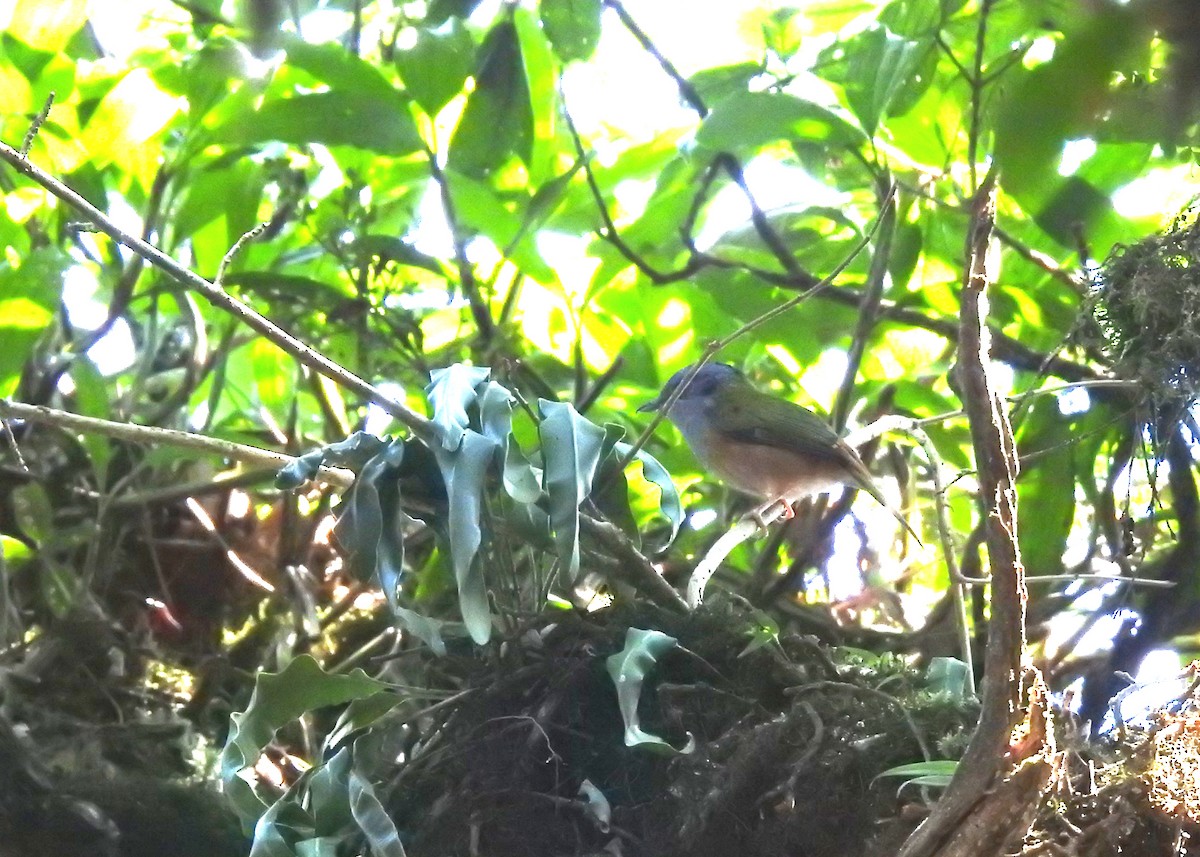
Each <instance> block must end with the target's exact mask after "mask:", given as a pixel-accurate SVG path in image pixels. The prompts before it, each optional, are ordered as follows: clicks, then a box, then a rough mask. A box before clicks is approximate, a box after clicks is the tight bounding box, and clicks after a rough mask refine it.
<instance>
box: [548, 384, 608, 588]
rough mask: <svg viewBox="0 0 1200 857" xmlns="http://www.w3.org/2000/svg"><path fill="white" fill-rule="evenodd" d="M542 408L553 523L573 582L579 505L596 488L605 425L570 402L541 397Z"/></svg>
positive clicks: (556, 538) (551, 521) (577, 557)
mask: <svg viewBox="0 0 1200 857" xmlns="http://www.w3.org/2000/svg"><path fill="white" fill-rule="evenodd" d="M538 409H539V411H540V412H541V416H542V421H541V423H539V425H538V433H539V435H540V436H541V440H542V460H543V464H544V466H545V472H544V473H543V480H544V482H545V488H546V493H547V494H548V495H549V497H550V526H551V528H552V530H553V531H554V541H555V544H556V545H557V547H558V556H559V560H560V561H561V563H562V567H563V571H564V572H565V576H566V580H568V581H571V582H573V581H574V580H575V578H576V576H577V575H578V573H579V506H580V504H582V503H583V501H584V500H585V499H586V498H587V496H588V494H589V493H590V492H591V490H592V479H593V477H595V475H596V466H597V465H598V464H599V463H600V451H601V447H602V445H603V443H604V429H602V428H600V426H598V425H596V424H595V423H593V422H592V421H591V420H589V419H587V418H586V417H584V416H582V415H581V414H580V413H579V412H578V411H577V410H575V408H573V407H572V406H571V405H570V404H568V403H566V402H551V401H548V400H547V399H539V400H538Z"/></svg>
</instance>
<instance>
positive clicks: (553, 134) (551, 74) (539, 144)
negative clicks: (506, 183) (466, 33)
mask: <svg viewBox="0 0 1200 857" xmlns="http://www.w3.org/2000/svg"><path fill="white" fill-rule="evenodd" d="M513 25H514V26H515V27H516V28H517V41H518V43H519V45H520V48H521V67H522V68H523V69H524V72H525V83H526V86H527V87H528V89H529V112H530V122H531V128H532V132H533V143H532V145H531V146H530V150H529V157H528V158H526V159H525V162H526V164H528V166H529V181H530V184H532V185H534V186H540V185H542V184H543V183H545V182H546V181H549V180H550V179H552V178H553V176H554V172H555V168H556V167H557V165H558V160H559V154H560V151H559V145H558V144H559V140H558V117H559V105H558V71H559V67H558V63H557V62H556V61H555V58H554V51H553V50H551V47H550V43H549V41H547V39H546V34H545V32H543V30H542V28H541V26H540V25H539V24H538V20H537V18H536V17H534V15H533V13H532V12H531V11H529V10H528V9H524V8H521V7H520V6H518V7H516V8H515V9H514V10H513ZM573 155H574V153H572V156H573Z"/></svg>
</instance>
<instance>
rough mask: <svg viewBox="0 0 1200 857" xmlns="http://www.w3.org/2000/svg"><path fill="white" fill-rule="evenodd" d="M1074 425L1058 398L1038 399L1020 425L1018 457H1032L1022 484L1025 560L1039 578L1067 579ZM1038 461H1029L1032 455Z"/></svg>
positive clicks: (1020, 501) (1028, 570)
mask: <svg viewBox="0 0 1200 857" xmlns="http://www.w3.org/2000/svg"><path fill="white" fill-rule="evenodd" d="M1071 422H1072V421H1071V420H1070V419H1068V418H1066V417H1064V416H1063V415H1062V414H1061V413H1059V409H1058V402H1057V401H1055V399H1054V397H1053V396H1039V397H1038V398H1037V399H1036V400H1035V401H1034V403H1033V406H1032V407H1031V408H1030V409H1029V413H1028V415H1027V416H1026V417H1025V420H1024V422H1023V424H1022V426H1021V431H1020V435H1019V437H1018V442H1017V452H1018V454H1019V455H1020V456H1021V457H1022V459H1023V460H1025V459H1027V458H1028V461H1027V463H1026V464H1025V466H1024V467H1023V468H1022V471H1023V472H1022V473H1021V478H1020V479H1019V480H1018V482H1017V503H1018V508H1019V509H1020V512H1021V517H1022V519H1023V520H1024V521H1025V522H1026V525H1025V526H1023V527H1021V528H1020V532H1019V541H1020V546H1021V561H1022V562H1023V563H1024V564H1025V570H1026V573H1027V574H1029V575H1030V576H1033V577H1036V576H1038V575H1045V574H1062V572H1063V552H1064V551H1065V550H1066V547H1067V536H1068V535H1069V534H1070V532H1071V523H1072V522H1073V521H1074V518H1075V467H1074V464H1073V461H1072V459H1073V450H1072V443H1073V440H1074V431H1075V429H1074V427H1073V426H1072V425H1071ZM1031 453H1032V455H1033V457H1031V458H1030V457H1029V456H1030V455H1031Z"/></svg>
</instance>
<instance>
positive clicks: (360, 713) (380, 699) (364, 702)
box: [325, 690, 404, 750]
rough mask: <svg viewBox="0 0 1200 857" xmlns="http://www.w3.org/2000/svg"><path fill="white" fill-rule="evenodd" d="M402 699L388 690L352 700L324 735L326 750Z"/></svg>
mask: <svg viewBox="0 0 1200 857" xmlns="http://www.w3.org/2000/svg"><path fill="white" fill-rule="evenodd" d="M403 701H404V698H403V697H402V696H400V695H399V694H398V693H395V692H394V691H390V690H384V691H380V692H379V693H374V694H371V695H370V696H364V697H363V698H362V699H355V700H352V701H351V702H350V704H349V705H347V706H346V710H345V711H343V712H342V713H341V716H339V717H338V719H337V723H335V724H334V725H333V729H332V730H331V731H330V733H329V734H328V735H327V736H326V737H325V748H326V750H328V749H331V748H333V747H337V746H339V745H341V743H342V742H343V741H345V740H346V739H347V738H349V737H350V735H351V734H352V733H354V732H357V731H358V730H359V729H365V728H367V727H368V726H370V725H371V724H373V723H374V722H375V721H377V720H378V719H379V718H381V717H383V716H384V715H385V714H387V713H388V712H389V711H391V710H392V709H393V708H395V707H396V706H397V705H399V704H400V703H401V702H403Z"/></svg>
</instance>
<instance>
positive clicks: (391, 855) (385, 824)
mask: <svg viewBox="0 0 1200 857" xmlns="http://www.w3.org/2000/svg"><path fill="white" fill-rule="evenodd" d="M349 786H350V812H351V813H352V814H353V816H354V820H355V821H356V822H357V823H358V829H359V830H361V831H362V832H363V835H364V836H365V837H366V838H367V844H368V845H370V847H371V854H372V855H374V857H405V854H404V845H403V844H402V843H401V842H400V832H399V831H398V830H396V824H395V822H393V821H392V819H391V816H390V815H388V812H387V810H386V809H384V806H383V804H382V803H381V802H380V800H379V798H378V796H376V794H375V788H374V787H373V786H372V785H371V783H370V781H369V780H367V778H366V777H364V776H363V775H362V774H360V773H359V772H358V771H355V770H352V771H350V782H349Z"/></svg>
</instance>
